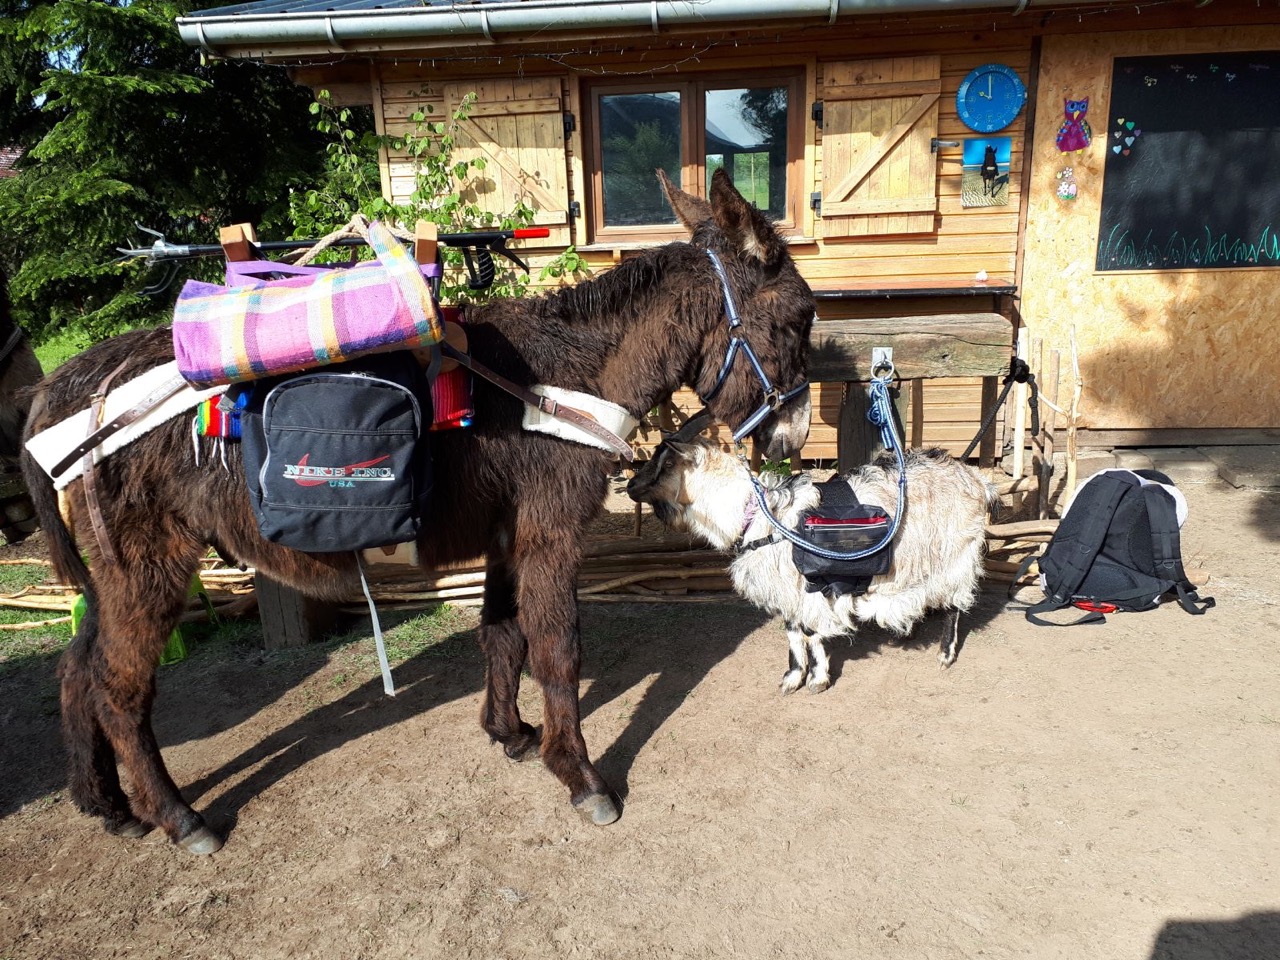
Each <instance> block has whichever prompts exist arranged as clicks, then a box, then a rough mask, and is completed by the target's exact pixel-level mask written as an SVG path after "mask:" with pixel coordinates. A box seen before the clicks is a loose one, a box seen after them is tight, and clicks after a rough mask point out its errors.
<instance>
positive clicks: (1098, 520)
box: [1014, 474, 1139, 627]
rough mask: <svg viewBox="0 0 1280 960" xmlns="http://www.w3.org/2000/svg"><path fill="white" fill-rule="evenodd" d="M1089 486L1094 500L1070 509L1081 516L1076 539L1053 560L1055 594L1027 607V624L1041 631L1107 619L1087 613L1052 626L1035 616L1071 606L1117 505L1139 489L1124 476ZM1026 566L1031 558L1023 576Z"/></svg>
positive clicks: (1111, 476) (1133, 480) (1135, 481)
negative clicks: (1130, 491)
mask: <svg viewBox="0 0 1280 960" xmlns="http://www.w3.org/2000/svg"><path fill="white" fill-rule="evenodd" d="M1089 483H1090V487H1091V488H1092V492H1093V494H1094V497H1093V498H1091V499H1090V500H1089V501H1087V502H1085V501H1081V502H1078V503H1076V504H1073V509H1075V510H1078V511H1079V513H1077V514H1076V516H1081V515H1083V521H1082V522H1081V524H1080V526H1079V528H1078V530H1077V533H1076V537H1075V539H1074V541H1073V542H1072V543H1070V545H1069V546H1067V547H1064V548H1063V549H1062V553H1061V555H1059V556H1055V558H1054V559H1055V560H1056V561H1057V562H1058V571H1057V573H1058V576H1057V582H1056V583H1055V584H1054V592H1053V593H1052V594H1050V595H1049V596H1047V597H1045V599H1043V600H1041V601H1040V602H1039V603H1034V604H1032V605H1031V606H1029V607H1027V609H1026V618H1027V620H1028V622H1030V623H1034V624H1037V625H1039V626H1042V627H1074V626H1077V625H1079V624H1082V623H1106V617H1104V616H1103V615H1102V614H1101V613H1098V612H1097V611H1090V612H1088V613H1086V614H1085V615H1084V616H1083V617H1080V618H1079V619H1078V620H1072V621H1071V622H1070V623H1053V622H1051V621H1049V620H1042V619H1040V617H1039V616H1037V614H1041V613H1048V612H1049V611H1050V610H1060V609H1062V608H1063V607H1065V606H1068V605H1069V604H1070V603H1071V598H1072V597H1073V596H1074V595H1075V592H1076V590H1077V589H1079V587H1080V584H1082V583H1083V582H1084V578H1085V576H1086V575H1087V574H1088V572H1089V568H1090V567H1091V566H1092V565H1093V560H1094V558H1095V557H1096V556H1097V555H1098V551H1099V550H1101V549H1102V543H1103V541H1104V540H1105V539H1106V537H1107V528H1108V527H1109V526H1111V519H1112V518H1113V517H1114V516H1115V515H1116V510H1117V508H1118V507H1119V506H1120V501H1121V500H1122V499H1124V495H1125V494H1126V493H1128V492H1129V490H1130V489H1132V488H1133V487H1135V486H1138V485H1139V481H1138V479H1137V478H1136V477H1131V476H1129V475H1127V474H1108V475H1106V476H1101V477H1097V478H1095V479H1093V480H1091V481H1090V482H1089ZM1060 542H1061V541H1060ZM1052 547H1053V541H1050V543H1049V547H1047V548H1046V550H1045V552H1046V553H1047V552H1048V550H1049V549H1051V548H1052ZM1041 556H1043V554H1042V555H1041ZM1029 562H1030V558H1028V560H1027V561H1025V562H1024V569H1023V570H1022V571H1020V573H1022V572H1025V567H1026V566H1027V565H1028V564H1029ZM1042 569H1043V567H1042ZM1014 582H1015V583H1016V582H1017V581H1016V580H1015V581H1014ZM1046 585H1047V581H1046Z"/></svg>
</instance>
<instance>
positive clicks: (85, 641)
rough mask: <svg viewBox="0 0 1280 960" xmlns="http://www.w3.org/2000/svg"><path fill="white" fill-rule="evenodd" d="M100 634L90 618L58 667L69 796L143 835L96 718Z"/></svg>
mask: <svg viewBox="0 0 1280 960" xmlns="http://www.w3.org/2000/svg"><path fill="white" fill-rule="evenodd" d="M96 640H97V621H96V619H93V618H91V617H90V618H86V620H85V622H84V623H83V624H82V625H81V627H80V633H79V634H78V635H77V636H76V639H75V640H73V641H72V643H71V646H69V647H68V648H67V652H66V653H64V654H63V655H62V662H61V663H60V664H59V668H58V670H59V675H60V676H61V679H62V737H63V741H64V743H65V744H66V750H67V780H68V785H69V787H70V790H71V799H72V800H73V801H74V802H75V805H76V807H77V809H79V810H80V812H81V813H86V814H88V815H89V816H91V817H101V818H102V823H103V826H105V827H106V830H107V832H108V833H114V834H117V835H118V836H124V837H140V836H142V835H143V834H145V833H146V832H147V828H146V827H145V826H143V825H142V823H140V822H139V821H138V820H137V819H136V818H135V817H134V815H133V812H132V811H131V810H130V809H129V799H128V797H126V796H125V794H124V790H122V789H121V787H120V775H119V772H118V771H117V770H116V755H115V751H114V750H112V749H111V744H110V743H109V742H108V741H107V737H106V734H104V733H103V732H102V727H101V726H100V725H99V723H98V717H97V711H96V709H95V693H94V688H93V671H92V667H91V664H90V660H91V659H92V657H93V646H94V644H95V643H96Z"/></svg>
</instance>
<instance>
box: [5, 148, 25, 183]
mask: <svg viewBox="0 0 1280 960" xmlns="http://www.w3.org/2000/svg"><path fill="white" fill-rule="evenodd" d="M21 156H22V148H21V147H0V177H16V176H17V175H18V171H17V170H15V169H14V166H15V165H16V164H17V162H18V158H19V157H21Z"/></svg>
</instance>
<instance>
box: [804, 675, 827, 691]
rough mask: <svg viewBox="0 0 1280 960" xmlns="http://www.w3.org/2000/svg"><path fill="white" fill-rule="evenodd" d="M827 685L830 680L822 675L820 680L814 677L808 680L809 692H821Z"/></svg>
mask: <svg viewBox="0 0 1280 960" xmlns="http://www.w3.org/2000/svg"><path fill="white" fill-rule="evenodd" d="M829 686H831V680H830V679H829V678H827V677H824V678H823V679H821V680H818V679H817V678H814V679H813V680H810V681H809V692H810V693H821V692H822V691H823V690H825V689H827V687H829Z"/></svg>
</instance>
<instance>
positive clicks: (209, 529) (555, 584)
mask: <svg viewBox="0 0 1280 960" xmlns="http://www.w3.org/2000/svg"><path fill="white" fill-rule="evenodd" d="M661 179H662V180H663V181H664V184H663V185H664V188H665V189H666V191H667V196H668V199H669V200H670V202H671V205H672V208H673V209H674V210H675V212H676V214H677V216H678V217H679V218H680V220H681V221H682V222H683V223H684V224H685V226H686V227H687V228H688V229H689V230H690V232H691V234H692V240H691V242H688V243H684V242H681V243H671V244H668V245H666V246H663V247H660V248H656V249H652V250H647V251H645V252H643V253H641V254H639V255H638V256H636V257H635V258H634V259H630V260H627V261H624V262H623V263H622V264H621V265H619V266H618V267H615V268H614V269H612V270H610V271H608V272H607V273H604V274H602V275H601V276H599V277H596V278H593V279H591V280H588V281H585V282H583V283H581V284H579V285H577V286H575V287H572V288H569V289H565V290H561V291H558V292H555V293H551V294H548V295H546V296H543V297H536V298H529V299H524V300H508V301H500V302H496V303H492V304H488V305H485V306H483V307H477V308H474V309H471V310H469V311H468V314H467V322H468V333H469V338H470V347H471V352H472V353H473V355H474V356H475V357H476V358H477V359H478V360H480V361H481V362H483V363H485V364H487V365H489V366H490V367H491V368H493V369H495V370H496V371H497V372H499V373H501V374H503V375H504V376H506V377H508V378H510V379H512V380H515V381H516V382H517V383H520V384H526V385H528V384H533V383H545V384H551V385H554V386H558V387H563V388H566V389H569V390H576V391H583V392H587V393H592V394H595V395H597V396H600V397H603V398H605V399H606V400H610V401H613V402H614V403H617V404H620V405H621V406H623V407H625V408H626V409H627V410H628V411H630V412H631V414H632V415H634V416H637V417H639V416H642V415H644V414H645V413H647V412H648V411H649V410H651V409H652V408H653V407H654V405H655V404H657V403H659V402H661V401H663V400H665V399H666V398H668V397H670V396H671V394H672V392H673V391H674V390H676V389H677V388H678V387H680V386H681V385H682V384H689V385H691V386H693V387H694V388H695V389H697V390H698V391H699V392H700V393H701V394H702V395H703V396H704V397H706V398H707V399H708V403H709V406H710V409H711V412H712V413H713V414H714V415H715V416H716V417H718V418H719V419H721V420H723V421H725V422H726V423H729V424H731V425H737V424H742V425H743V430H747V429H748V428H750V429H749V432H750V433H751V435H752V436H753V437H754V438H755V440H756V441H757V442H758V443H760V444H761V445H763V447H764V448H765V451H766V453H767V455H768V456H770V457H782V456H785V455H786V454H787V453H788V452H789V451H794V450H797V449H799V447H800V446H801V444H802V443H803V441H804V439H805V437H806V436H807V434H808V426H809V410H810V408H809V395H808V391H807V389H806V388H805V387H804V377H805V366H806V361H807V354H808V343H809V328H810V324H811V322H812V320H813V316H814V301H813V296H812V293H811V291H810V290H809V287H808V285H807V284H806V283H805V281H804V280H803V279H802V278H801V276H800V274H799V273H798V272H797V270H796V268H795V265H794V263H793V262H792V260H791V256H790V254H789V253H788V252H787V247H786V244H785V243H784V242H783V241H782V239H781V238H780V237H779V236H778V234H777V233H776V232H775V231H774V229H773V227H772V226H771V225H770V224H769V222H768V221H767V220H766V219H765V218H764V217H763V216H762V215H761V214H760V213H759V212H758V211H757V210H755V209H754V208H753V207H751V206H750V205H749V204H747V203H746V201H744V200H743V198H742V197H741V196H740V195H739V194H738V192H737V191H736V190H735V189H734V187H733V184H732V182H731V181H730V180H729V178H728V176H727V175H725V174H723V172H717V174H716V175H715V177H714V179H713V182H712V185H711V199H710V201H709V202H708V201H707V200H703V199H700V198H697V197H693V196H690V195H688V194H685V193H683V192H681V191H679V190H677V189H676V188H675V187H673V186H672V185H671V184H670V183H668V182H666V178H665V177H662V178H661ZM712 253H714V254H715V255H716V257H714V258H713V257H712V255H711V254H712ZM721 270H722V271H723V274H721ZM722 277H723V279H722ZM735 306H736V311H735V310H734V309H733V308H734V307H735ZM735 312H736V314H737V316H738V317H739V318H740V324H738V325H734V324H733V322H732V321H731V320H730V319H728V318H729V317H731V316H733V315H734V314H735ZM731 347H733V350H732V351H731V349H730V348H731ZM752 353H754V357H755V361H756V362H751V361H752V357H751V354H752ZM741 354H746V355H747V356H742V355H741ZM171 359H173V347H172V343H171V339H170V334H169V331H168V330H167V329H159V330H148V331H141V332H134V333H128V334H124V335H122V336H119V337H116V338H114V339H111V340H108V341H106V342H104V343H100V344H98V345H96V346H94V347H92V348H91V349H89V350H87V351H85V352H84V353H83V354H81V355H80V356H78V357H76V358H75V359H73V360H71V361H69V362H68V363H66V364H65V365H64V366H62V367H60V368H59V369H58V370H57V371H56V372H55V373H54V374H53V375H51V376H50V377H49V378H48V379H47V380H46V381H45V382H44V383H43V384H42V385H41V386H40V387H39V388H38V392H37V393H36V396H35V400H34V403H33V406H32V412H31V418H30V422H29V424H28V428H27V430H28V433H27V435H28V436H30V435H32V434H34V433H36V432H38V431H40V430H42V429H44V428H46V427H48V426H50V425H51V424H53V423H56V422H58V421H60V420H62V419H64V418H65V417H67V416H69V415H71V414H73V413H75V412H76V411H79V410H82V409H84V408H85V407H86V406H87V405H88V403H89V398H90V396H91V395H92V394H93V393H94V391H95V390H96V389H97V387H98V385H99V383H100V382H101V381H102V379H103V377H104V376H105V375H106V374H107V373H108V372H109V371H111V370H113V369H115V368H116V366H117V365H118V364H120V363H121V362H125V364H126V366H125V368H124V370H123V371H122V372H121V373H120V374H119V375H118V377H117V381H116V382H124V381H125V380H127V379H128V378H129V377H131V376H136V375H138V374H140V373H142V372H144V371H146V370H148V369H150V368H152V367H155V366H158V365H159V364H162V363H165V362H167V361H169V360H171ZM475 408H476V418H475V426H474V427H472V428H470V429H468V430H455V431H445V432H442V433H439V434H432V435H431V437H432V439H431V443H432V456H433V459H434V472H435V476H436V483H435V491H434V494H433V500H432V504H431V507H430V511H429V515H428V517H426V518H425V519H424V522H423V531H424V532H423V533H422V535H421V537H420V539H419V543H418V547H419V550H420V555H421V557H422V563H423V565H424V566H425V567H428V568H429V567H431V566H433V565H436V564H439V563H441V562H444V561H450V560H459V559H464V558H472V557H476V556H479V555H481V554H483V555H485V556H486V557H487V562H488V570H487V575H486V579H485V591H484V609H483V613H482V625H481V628H480V634H479V636H480V645H481V647H482V648H483V651H484V655H485V662H486V670H485V697H484V706H483V709H482V712H481V718H480V722H481V725H482V726H483V728H484V729H485V731H486V732H487V733H488V734H489V736H490V737H492V738H493V739H494V740H497V741H500V742H501V743H502V745H503V748H504V750H505V751H506V754H507V756H509V757H511V758H512V759H523V758H525V757H529V756H533V755H535V753H536V752H538V751H539V750H540V751H541V756H542V760H543V762H544V763H545V765H546V767H547V768H548V769H549V770H550V771H551V772H552V773H553V774H555V776H556V777H558V778H559V780H560V781H561V782H562V783H563V784H564V785H565V786H566V787H567V788H568V789H569V796H570V800H571V802H572V803H573V805H574V806H575V807H576V808H577V809H578V810H579V811H580V812H581V813H582V814H583V815H584V816H585V817H587V818H589V819H590V820H592V821H594V822H595V823H600V824H604V823H611V822H612V821H614V820H616V819H617V817H618V815H619V814H618V808H617V806H616V803H615V800H614V798H613V796H612V794H611V791H610V790H609V787H608V785H607V784H606V783H605V781H604V780H603V778H602V777H601V776H600V774H599V773H598V772H597V771H596V768H595V767H594V766H593V765H592V763H591V760H590V758H589V757H588V754H587V746H586V743H585V742H584V741H583V738H582V730H581V726H580V723H579V707H578V672H579V659H580V646H581V645H580V636H579V626H578V606H577V599H576V595H575V583H576V576H577V572H578V567H579V563H580V560H581V556H582V540H583V529H584V527H585V526H586V524H587V523H588V522H589V521H590V520H591V519H592V518H593V517H594V515H595V514H596V513H597V511H598V510H599V509H600V506H601V504H602V503H603V501H604V496H605V492H606V480H607V475H608V472H609V463H610V462H609V460H608V459H607V457H606V456H605V455H604V454H603V453H602V452H601V451H599V450H596V449H594V448H591V447H586V446H580V445H576V444H573V443H570V442H567V441H564V440H560V439H557V438H554V437H550V436H547V435H544V434H539V433H530V432H527V431H524V430H522V429H521V426H520V420H521V405H520V403H519V402H518V401H516V400H514V399H513V398H511V397H510V396H508V395H507V394H505V393H501V392H498V391H497V390H496V389H494V388H492V387H490V386H489V385H488V384H487V383H486V382H484V381H482V380H479V379H477V380H476V382H475ZM753 422H754V423H755V424H757V425H754V426H753ZM228 461H229V462H230V467H231V469H230V470H229V471H228V470H226V469H223V467H222V466H221V464H220V463H219V462H218V461H217V458H212V457H208V456H206V457H203V458H201V460H200V462H199V463H198V464H197V462H196V457H195V454H194V451H193V449H192V441H191V434H190V430H189V424H188V422H187V419H186V418H185V417H179V418H176V419H174V420H172V421H169V422H168V423H166V424H163V425H161V426H160V427H158V428H157V429H155V430H153V431H152V432H150V433H148V434H146V435H145V436H143V437H141V438H139V439H138V440H136V441H135V442H134V443H133V444H132V445H130V446H128V447H126V448H124V449H122V450H121V451H119V452H117V453H115V454H112V455H111V456H110V457H108V458H106V459H105V460H103V461H102V463H101V464H100V466H99V468H98V470H97V473H98V477H97V480H96V483H97V486H98V498H99V500H100V502H101V505H102V512H103V515H104V517H103V519H104V520H105V525H106V527H107V530H108V532H109V536H110V540H111V542H112V545H113V546H114V550H115V553H116V554H117V560H116V562H114V563H108V562H104V560H103V559H102V557H101V554H100V551H99V549H98V545H97V543H96V541H95V539H94V538H93V537H92V536H88V537H85V538H84V539H83V542H82V543H81V544H80V545H79V546H80V548H81V549H83V550H84V551H85V552H86V553H87V555H88V557H89V561H90V563H89V567H88V568H87V569H86V567H85V566H84V564H83V563H82V561H81V559H80V554H79V552H78V550H77V547H76V544H74V543H73V542H72V540H71V537H70V535H69V533H68V531H67V528H66V526H65V525H64V524H63V523H62V521H61V519H60V518H59V515H58V510H57V506H56V503H55V496H54V491H53V488H52V485H51V484H50V481H49V478H48V477H47V476H46V475H45V474H44V473H43V471H42V470H41V469H40V467H39V466H37V465H36V464H35V463H34V461H32V460H31V459H30V457H29V456H24V467H25V469H26V472H27V476H28V483H30V484H31V485H32V487H33V495H34V496H35V499H36V502H37V508H38V510H39V513H40V518H41V522H42V523H43V524H44V526H45V529H46V530H47V531H48V532H49V540H50V547H51V551H52V554H53V558H54V562H55V564H56V565H57V567H58V569H59V572H60V573H61V574H62V575H63V576H65V577H69V578H71V580H72V581H73V582H76V583H78V584H80V585H81V586H82V587H83V589H84V592H85V595H86V597H87V598H88V611H87V613H86V616H85V619H84V621H83V623H82V625H81V627H80V630H79V632H78V633H77V634H76V637H75V639H74V640H73V641H72V643H71V646H70V647H69V648H68V650H67V652H66V654H65V655H64V657H63V661H62V665H61V676H62V716H63V729H64V736H65V740H66V745H67V751H68V754H69V763H70V774H69V777H70V789H71V795H72V797H73V798H74V800H75V802H76V804H77V806H78V807H79V808H80V809H81V810H82V811H84V812H85V813H88V814H91V815H94V816H98V817H101V818H102V819H103V822H104V823H105V825H106V828H107V830H108V831H110V832H112V833H116V834H120V835H122V836H140V835H141V834H142V833H144V832H145V831H146V830H147V829H148V828H149V827H152V826H155V827H159V828H161V829H163V830H164V831H165V832H166V833H167V834H168V835H169V837H170V838H171V839H172V840H174V841H176V842H177V843H179V844H181V845H182V846H183V847H185V848H186V849H188V850H191V851H193V852H196V853H211V852H213V851H215V850H217V849H218V848H219V847H220V846H221V844H222V841H221V839H220V838H219V837H218V836H216V835H215V834H214V833H213V832H212V831H210V830H209V829H208V828H207V827H206V826H205V824H204V821H203V820H202V818H201V817H200V815H199V814H198V813H196V812H195V811H194V810H193V809H191V807H190V806H188V805H187V804H186V802H185V801H184V800H183V798H182V795H181V794H180V793H179V791H178V788H177V786H176V785H175V783H174V782H173V780H172V779H171V778H170V776H169V773H168V771H167V770H166V769H165V766H164V761H163V760H162V759H161V756H160V750H159V748H158V746H157V743H156V739H155V736H154V734H153V733H152V729H151V707H152V701H153V699H154V696H155V671H156V661H157V658H158V657H159V655H160V652H161V650H162V649H163V647H164V644H165V640H166V638H167V637H168V636H169V632H170V630H171V629H172V628H173V625H174V623H175V621H176V620H177V617H178V615H179V614H180V612H181V611H182V610H183V608H184V606H185V602H186V591H187V585H188V583H189V582H190V580H191V577H192V574H193V572H194V571H195V569H196V566H197V563H198V559H199V557H200V556H201V555H202V554H203V553H204V551H205V548H206V544H210V543H213V544H216V545H217V546H218V548H219V549H220V550H221V551H222V552H223V554H224V555H226V556H228V557H234V558H236V559H237V560H239V561H240V562H242V563H245V564H251V565H253V566H255V567H257V569H259V570H261V571H262V572H263V573H265V574H267V575H268V576H270V577H271V578H273V579H275V580H277V581H279V582H281V583H285V584H288V585H290V586H292V587H294V588H296V589H298V590H301V591H303V592H305V593H307V594H309V595H311V596H314V597H318V598H337V597H339V596H343V595H347V594H348V593H349V591H350V590H351V589H352V588H353V586H354V585H355V584H357V583H358V580H357V572H356V566H355V559H354V557H353V555H351V554H305V553H300V552H297V551H294V550H290V549H288V548H284V547H281V546H279V545H277V544H273V543H269V542H267V541H265V540H264V539H263V538H262V537H261V536H260V535H259V534H258V530H257V526H256V524H255V522H254V518H253V514H252V512H251V509H250V505H249V498H248V495H247V491H246V487H245V481H244V477H243V475H242V471H241V461H240V456H239V451H238V450H233V451H232V452H231V454H230V455H229V456H228ZM67 490H68V493H69V494H70V497H69V500H70V508H71V517H72V520H73V526H74V528H75V529H77V530H90V529H91V528H90V523H89V517H88V515H87V513H86V508H85V502H84V496H83V491H82V486H81V481H80V480H76V481H73V482H72V484H71V485H70V486H69V487H68V488H67ZM526 663H527V664H528V667H529V669H530V672H531V673H532V675H533V677H534V679H535V680H537V681H538V683H539V684H540V685H541V687H542V692H543V698H544V709H543V716H544V725H543V729H542V732H541V735H539V732H538V731H537V730H535V729H534V728H533V727H532V726H530V725H529V724H528V723H526V722H525V721H524V720H522V719H521V717H520V713H519V711H518V709H517V707H516V695H517V693H518V690H519V685H520V674H521V670H522V669H523V668H524V667H525V665H526ZM117 761H119V763H121V764H123V766H124V769H125V771H126V773H127V775H128V781H129V783H130V784H131V789H130V792H129V795H128V796H126V794H125V792H124V791H123V790H122V789H121V784H120V778H119V776H118V774H117Z"/></svg>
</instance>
